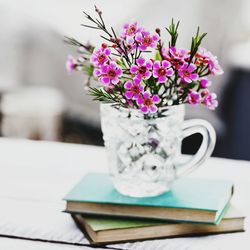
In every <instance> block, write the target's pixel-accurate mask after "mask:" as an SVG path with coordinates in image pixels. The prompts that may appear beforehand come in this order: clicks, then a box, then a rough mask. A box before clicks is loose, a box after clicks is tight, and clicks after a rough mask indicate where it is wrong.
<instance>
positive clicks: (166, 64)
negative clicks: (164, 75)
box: [161, 60, 171, 68]
mask: <svg viewBox="0 0 250 250" xmlns="http://www.w3.org/2000/svg"><path fill="white" fill-rule="evenodd" d="M161 65H162V66H163V67H164V68H169V67H170V66H171V64H170V62H169V61H167V60H163V61H162V62H161Z"/></svg>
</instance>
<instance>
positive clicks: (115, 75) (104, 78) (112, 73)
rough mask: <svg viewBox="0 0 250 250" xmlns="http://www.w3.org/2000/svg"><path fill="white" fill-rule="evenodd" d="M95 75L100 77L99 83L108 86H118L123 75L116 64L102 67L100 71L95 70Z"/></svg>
mask: <svg viewBox="0 0 250 250" xmlns="http://www.w3.org/2000/svg"><path fill="white" fill-rule="evenodd" d="M94 75H95V76H97V77H99V81H100V82H102V83H104V84H106V85H109V84H113V85H116V84H117V83H118V82H119V77H120V76H121V75H122V69H121V67H119V66H118V65H117V64H116V63H115V62H110V63H109V64H105V65H103V66H101V68H100V69H95V70H94Z"/></svg>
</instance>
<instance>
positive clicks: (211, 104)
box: [203, 90, 218, 110]
mask: <svg viewBox="0 0 250 250" xmlns="http://www.w3.org/2000/svg"><path fill="white" fill-rule="evenodd" d="M216 98H217V96H216V94H215V93H210V92H209V91H208V90H207V91H206V92H205V96H204V99H203V103H204V104H205V106H207V107H208V108H209V109H211V110H214V109H215V108H217V107H218V101H217V100H216Z"/></svg>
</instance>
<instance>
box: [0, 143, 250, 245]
mask: <svg viewBox="0 0 250 250" xmlns="http://www.w3.org/2000/svg"><path fill="white" fill-rule="evenodd" d="M88 171H96V172H97V171H98V172H107V159H106V154H105V149H104V148H102V147H96V146H86V145H74V144H65V143H56V142H38V141H29V140H17V139H6V138H0V215H1V214H3V213H4V211H5V210H4V209H13V211H14V208H13V207H11V204H13V201H16V200H19V201H20V204H21V203H22V202H23V203H25V202H32V203H33V204H35V206H39V204H44V203H46V204H48V203H51V204H62V200H61V199H62V197H63V196H64V195H65V194H66V193H67V192H68V191H69V189H71V187H72V186H73V185H75V183H76V182H77V181H79V179H80V178H81V177H82V176H83V175H84V174H85V173H86V172H88ZM191 175H192V176H197V177H205V178H215V179H230V180H233V181H234V183H235V194H234V197H233V202H234V203H235V204H237V206H238V207H239V208H240V209H241V210H242V211H243V212H244V213H245V214H246V215H250V194H249V192H250V162H247V161H236V160H228V159H220V158H211V159H209V160H208V161H207V162H206V163H204V164H203V165H202V166H201V167H200V168H199V169H198V170H197V171H195V172H194V173H192V174H191ZM8 206H9V207H8ZM16 209H18V208H16ZM2 218H4V217H2ZM25 219H26V218H23V220H24V221H25ZM27 219H28V218H27ZM248 225H249V220H248V218H247V220H246V229H247V230H246V232H245V233H235V234H224V235H215V236H206V237H192V238H176V239H164V240H154V241H146V242H138V243H125V244H118V245H113V246H112V247H114V248H117V249H141V250H142V249H154V250H157V249H159V250H162V249H176V250H181V249H200V250H204V249H213V250H216V249H250V233H249V229H250V228H249V226H248ZM248 228H249V229H248ZM10 249H11V250H15V249H18V250H20V249H26V250H30V249H34V250H40V249H41V250H47V249H51V250H54V249H55V250H57V249H62V250H64V249H65V250H78V249H79V250H80V249H91V248H90V247H87V246H76V245H67V244H57V243H49V242H40V241H31V240H23V239H13V238H6V237H0V250H10ZM99 249H102V248H99Z"/></svg>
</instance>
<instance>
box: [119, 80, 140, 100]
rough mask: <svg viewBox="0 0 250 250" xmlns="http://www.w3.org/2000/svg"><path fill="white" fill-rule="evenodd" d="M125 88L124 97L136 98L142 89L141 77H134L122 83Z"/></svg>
mask: <svg viewBox="0 0 250 250" xmlns="http://www.w3.org/2000/svg"><path fill="white" fill-rule="evenodd" d="M124 88H125V89H126V92H125V97H126V98H127V99H134V100H137V99H138V98H139V96H140V94H141V93H142V92H143V91H144V87H143V86H142V85H141V79H139V78H135V79H134V81H130V80H129V81H127V82H126V83H125V84H124Z"/></svg>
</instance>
